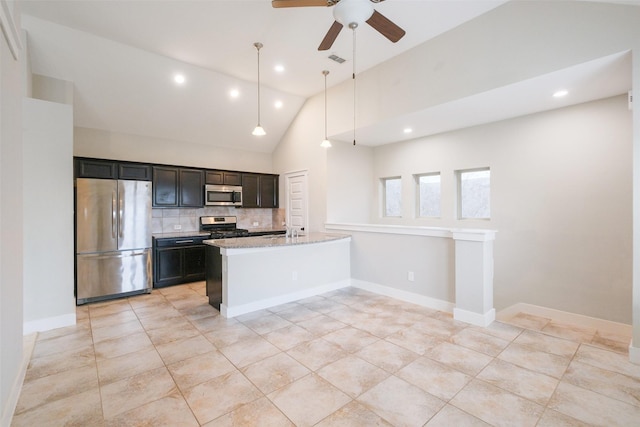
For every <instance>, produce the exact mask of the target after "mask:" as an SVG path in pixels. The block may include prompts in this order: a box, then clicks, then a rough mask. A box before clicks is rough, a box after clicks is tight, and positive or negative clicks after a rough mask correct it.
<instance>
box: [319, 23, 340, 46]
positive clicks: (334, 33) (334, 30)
mask: <svg viewBox="0 0 640 427" xmlns="http://www.w3.org/2000/svg"><path fill="white" fill-rule="evenodd" d="M340 30H342V24H341V23H339V22H338V21H333V25H332V26H331V28H329V31H327V35H326V36H324V38H323V39H322V42H321V43H320V46H318V50H328V49H329V48H331V46H332V45H333V42H334V41H336V38H337V37H338V34H340Z"/></svg>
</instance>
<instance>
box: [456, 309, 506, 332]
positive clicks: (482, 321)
mask: <svg viewBox="0 0 640 427" xmlns="http://www.w3.org/2000/svg"><path fill="white" fill-rule="evenodd" d="M453 318H454V319H455V320H459V321H461V322H465V323H470V324H472V325H475V326H480V327H483V328H486V327H487V326H489V325H490V324H491V323H493V321H494V320H496V310H495V308H492V309H491V310H489V311H487V312H486V313H485V314H480V313H474V312H473V311H467V310H462V309H460V308H454V309H453Z"/></svg>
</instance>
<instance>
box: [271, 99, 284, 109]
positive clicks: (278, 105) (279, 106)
mask: <svg viewBox="0 0 640 427" xmlns="http://www.w3.org/2000/svg"><path fill="white" fill-rule="evenodd" d="M273 105H274V106H275V107H276V108H278V109H280V108H282V106H283V105H284V104H283V103H282V101H280V100H278V101H276V102H275V104H273Z"/></svg>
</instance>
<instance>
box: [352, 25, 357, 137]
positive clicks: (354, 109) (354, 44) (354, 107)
mask: <svg viewBox="0 0 640 427" xmlns="http://www.w3.org/2000/svg"><path fill="white" fill-rule="evenodd" d="M356 27H357V25H356V26H355V27H353V28H352V31H353V74H352V78H353V145H356Z"/></svg>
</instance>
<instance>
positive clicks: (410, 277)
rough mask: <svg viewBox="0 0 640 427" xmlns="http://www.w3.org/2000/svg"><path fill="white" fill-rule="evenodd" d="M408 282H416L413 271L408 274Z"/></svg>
mask: <svg viewBox="0 0 640 427" xmlns="http://www.w3.org/2000/svg"><path fill="white" fill-rule="evenodd" d="M407 280H408V281H410V282H413V281H414V280H415V276H414V274H413V271H408V272H407Z"/></svg>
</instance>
